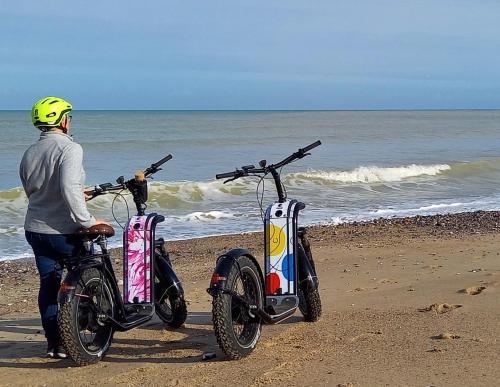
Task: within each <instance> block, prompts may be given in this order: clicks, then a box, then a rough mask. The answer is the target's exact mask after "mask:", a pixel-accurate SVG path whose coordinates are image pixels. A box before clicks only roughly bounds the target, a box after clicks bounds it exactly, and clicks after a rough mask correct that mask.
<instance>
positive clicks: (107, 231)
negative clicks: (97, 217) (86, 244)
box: [76, 224, 115, 239]
mask: <svg viewBox="0 0 500 387" xmlns="http://www.w3.org/2000/svg"><path fill="white" fill-rule="evenodd" d="M76 234H77V235H80V236H86V237H89V238H90V239H94V238H97V237H98V236H99V235H103V236H105V237H107V238H108V237H112V236H113V235H115V230H114V229H113V227H111V226H110V225H109V224H96V225H94V226H92V227H89V228H85V227H82V228H81V229H79V230H78V231H77V232H76Z"/></svg>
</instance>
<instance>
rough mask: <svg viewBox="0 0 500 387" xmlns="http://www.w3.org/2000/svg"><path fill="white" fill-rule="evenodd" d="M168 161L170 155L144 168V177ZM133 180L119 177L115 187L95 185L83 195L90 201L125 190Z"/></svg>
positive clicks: (158, 169)
mask: <svg viewBox="0 0 500 387" xmlns="http://www.w3.org/2000/svg"><path fill="white" fill-rule="evenodd" d="M170 159H172V155H171V154H169V155H167V156H165V157H164V158H162V159H161V160H160V161H157V162H156V163H153V164H151V166H150V167H148V168H146V170H145V171H144V177H145V178H147V177H149V176H151V175H153V174H154V173H156V172H158V171H160V170H161V168H160V166H161V165H163V164H165V163H166V162H167V161H169V160H170ZM134 180H135V179H130V180H128V181H125V179H124V178H123V176H120V177H119V178H118V179H116V182H117V183H118V184H116V185H113V184H111V183H104V184H99V185H96V186H95V187H94V189H93V190H91V191H87V192H85V193H86V194H87V195H89V196H90V199H88V200H91V199H93V198H95V197H96V196H98V195H102V194H104V193H106V192H110V191H119V190H122V189H125V188H127V185H128V183H131V182H132V181H134Z"/></svg>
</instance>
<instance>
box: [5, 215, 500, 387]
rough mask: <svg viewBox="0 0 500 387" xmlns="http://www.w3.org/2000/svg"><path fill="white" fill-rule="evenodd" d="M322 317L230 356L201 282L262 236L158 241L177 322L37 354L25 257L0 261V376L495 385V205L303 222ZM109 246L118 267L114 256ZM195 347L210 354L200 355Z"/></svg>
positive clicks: (499, 275) (499, 347)
mask: <svg viewBox="0 0 500 387" xmlns="http://www.w3.org/2000/svg"><path fill="white" fill-rule="evenodd" d="M310 236H311V241H312V247H313V253H314V258H315V261H316V265H317V268H318V270H319V278H320V292H321V298H322V302H323V316H322V318H321V319H320V321H319V322H317V323H305V322H303V320H302V317H301V315H300V314H299V312H297V314H296V315H295V316H294V317H292V318H291V319H289V320H287V321H286V322H284V323H282V324H280V325H276V326H264V329H263V336H262V338H261V340H260V342H259V344H258V345H257V348H256V349H255V351H254V352H253V353H252V355H251V356H249V357H248V358H245V359H243V360H241V361H228V360H226V359H225V358H224V355H223V354H222V353H221V351H220V350H219V349H218V346H217V343H216V341H215V337H214V334H213V330H212V326H211V313H210V310H211V304H210V301H211V298H210V296H209V295H208V294H207V293H206V292H205V289H206V287H207V285H208V282H209V278H210V274H211V271H212V269H213V266H214V262H215V258H216V257H217V255H218V254H220V253H221V252H223V251H225V250H226V249H228V248H231V247H236V246H247V247H249V248H250V249H251V250H252V251H253V252H254V253H255V254H256V255H257V256H258V257H261V256H262V246H260V244H259V243H260V241H261V235H260V234H258V233H254V234H242V235H234V236H219V237H210V238H202V239H194V240H189V241H177V242H172V243H169V246H170V251H171V252H172V258H173V263H174V267H175V269H176V271H177V273H178V274H179V275H180V277H181V279H182V281H183V283H184V288H185V290H186V292H187V299H188V301H189V304H188V308H189V317H188V320H187V323H186V324H185V326H184V327H182V328H180V329H178V330H176V331H173V330H168V329H164V326H163V324H162V323H161V322H160V320H158V319H157V318H155V319H154V320H152V321H151V322H149V323H148V324H147V325H146V326H144V327H141V328H137V329H135V330H132V331H129V332H125V333H118V334H116V335H115V339H114V342H113V344H112V346H111V349H110V351H109V352H108V355H107V356H106V357H105V358H104V360H103V361H101V362H100V363H99V364H97V365H94V366H89V367H84V368H77V367H74V366H73V364H72V363H71V361H70V360H48V359H46V358H44V357H43V355H44V351H45V342H44V337H43V332H41V324H40V321H39V317H38V314H37V305H36V296H37V291H38V278H37V272H36V268H35V267H34V264H33V261H32V260H29V259H27V260H17V261H11V262H0V295H1V297H0V367H1V368H2V370H1V375H2V377H1V378H0V384H1V385H40V386H43V385H167V386H170V385H172V386H174V385H180V386H205V385H206V386H211V385H229V386H231V385H242V386H243V385H245V386H246V385H248V386H261V385H273V386H285V385H297V386H306V385H307V386H309V385H311V386H324V385H331V386H471V385H481V386H498V385H499V383H500V382H499V381H500V213H499V212H474V213H462V214H455V215H437V216H428V217H421V216H419V217H414V218H402V219H392V220H387V219H385V220H382V219H381V220H376V221H372V222H366V223H353V224H346V225H338V226H314V227H311V228H310ZM119 253H120V252H119V251H115V260H116V263H117V264H119V263H120V259H119ZM204 352H216V354H217V357H216V358H215V359H213V360H210V361H202V360H201V355H202V354H203V353H204Z"/></svg>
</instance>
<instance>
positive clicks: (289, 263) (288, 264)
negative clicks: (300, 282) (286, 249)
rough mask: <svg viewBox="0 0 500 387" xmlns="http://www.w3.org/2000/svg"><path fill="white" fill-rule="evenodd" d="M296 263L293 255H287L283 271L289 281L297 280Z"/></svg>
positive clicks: (284, 259) (283, 263)
mask: <svg viewBox="0 0 500 387" xmlns="http://www.w3.org/2000/svg"><path fill="white" fill-rule="evenodd" d="M294 263H295V261H294V259H293V254H288V255H286V256H285V257H284V258H283V261H282V263H281V271H282V272H283V276H284V277H285V278H286V279H287V280H288V281H293V280H294V279H295V268H294Z"/></svg>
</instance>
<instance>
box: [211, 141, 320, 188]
mask: <svg viewBox="0 0 500 387" xmlns="http://www.w3.org/2000/svg"><path fill="white" fill-rule="evenodd" d="M320 145H321V141H320V140H318V141H316V142H313V143H312V144H309V145H307V146H305V147H304V148H299V150H298V151H297V152H294V153H292V154H291V155H290V156H288V157H286V158H285V159H283V160H281V161H280V162H279V163H276V164H271V165H268V166H264V167H262V168H254V166H253V165H249V166H246V167H242V169H236V170H235V171H232V172H226V173H219V174H217V175H215V178H216V179H227V178H229V180H227V181H231V180H235V179H238V178H240V177H243V176H248V174H259V173H264V174H267V173H269V172H271V170H276V169H279V168H281V167H283V166H285V165H286V164H289V163H291V162H292V161H295V160H298V159H301V158H303V157H305V156H308V155H309V154H310V153H307V152H309V151H310V150H312V149H314V148H316V147H317V146H320ZM227 181H226V182H227Z"/></svg>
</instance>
